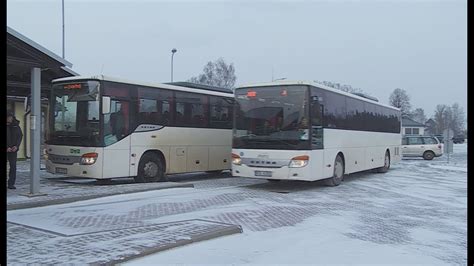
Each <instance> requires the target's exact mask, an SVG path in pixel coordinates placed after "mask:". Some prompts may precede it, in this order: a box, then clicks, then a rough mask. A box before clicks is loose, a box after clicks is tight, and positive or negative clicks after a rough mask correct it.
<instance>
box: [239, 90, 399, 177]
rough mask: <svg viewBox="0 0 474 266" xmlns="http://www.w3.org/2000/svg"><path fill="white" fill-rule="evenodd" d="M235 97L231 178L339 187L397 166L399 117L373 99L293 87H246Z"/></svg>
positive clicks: (392, 110)
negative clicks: (351, 177)
mask: <svg viewBox="0 0 474 266" xmlns="http://www.w3.org/2000/svg"><path fill="white" fill-rule="evenodd" d="M235 98H236V103H235V111H234V116H235V119H234V129H233V149H232V174H233V175H234V176H243V177H252V178H265V179H268V180H282V179H283V180H306V181H314V180H320V179H326V183H327V184H328V185H330V186H337V185H339V184H340V183H341V181H342V180H343V177H344V175H345V174H351V173H355V172H359V171H364V170H368V169H377V170H378V171H379V172H386V171H387V170H388V169H389V168H390V164H391V163H396V162H399V161H400V159H401V156H400V146H401V132H400V130H401V123H400V119H401V118H400V117H401V113H400V110H399V109H397V108H394V107H391V106H388V105H385V104H381V103H379V102H378V101H377V100H376V99H374V98H371V97H368V96H364V95H362V94H360V95H355V94H352V93H346V92H343V91H340V90H336V89H333V88H330V87H326V86H323V85H319V84H317V83H313V82H291V81H279V82H272V83H265V84H256V85H248V86H243V87H240V88H237V89H236V90H235Z"/></svg>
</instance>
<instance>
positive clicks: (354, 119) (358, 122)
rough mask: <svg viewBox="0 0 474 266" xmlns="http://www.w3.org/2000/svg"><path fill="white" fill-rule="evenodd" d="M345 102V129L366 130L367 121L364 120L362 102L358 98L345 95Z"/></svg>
mask: <svg viewBox="0 0 474 266" xmlns="http://www.w3.org/2000/svg"><path fill="white" fill-rule="evenodd" d="M346 104H347V107H346V109H347V120H346V123H345V129H349V130H367V128H366V124H367V123H366V122H367V121H365V120H364V115H365V113H364V112H365V110H364V102H363V101H361V100H358V99H354V98H350V97H347V98H346Z"/></svg>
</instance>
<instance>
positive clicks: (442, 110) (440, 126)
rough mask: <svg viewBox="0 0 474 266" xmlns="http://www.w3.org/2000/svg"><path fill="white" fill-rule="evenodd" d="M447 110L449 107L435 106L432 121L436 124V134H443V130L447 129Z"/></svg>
mask: <svg viewBox="0 0 474 266" xmlns="http://www.w3.org/2000/svg"><path fill="white" fill-rule="evenodd" d="M448 109H449V106H447V105H446V104H438V105H436V109H435V112H434V117H433V120H434V121H435V122H436V134H441V133H443V130H445V129H446V128H448V125H447V120H446V119H447V118H448V117H449V115H447V113H449V112H450V111H449V110H448Z"/></svg>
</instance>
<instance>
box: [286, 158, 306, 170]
mask: <svg viewBox="0 0 474 266" xmlns="http://www.w3.org/2000/svg"><path fill="white" fill-rule="evenodd" d="M308 161H309V156H308V155H301V156H296V157H293V158H292V159H291V161H290V164H289V165H288V167H290V168H301V167H305V166H306V165H308Z"/></svg>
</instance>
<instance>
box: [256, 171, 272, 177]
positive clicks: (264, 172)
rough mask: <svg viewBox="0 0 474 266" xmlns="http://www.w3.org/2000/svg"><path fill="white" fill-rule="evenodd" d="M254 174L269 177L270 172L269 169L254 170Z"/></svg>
mask: <svg viewBox="0 0 474 266" xmlns="http://www.w3.org/2000/svg"><path fill="white" fill-rule="evenodd" d="M255 176H267V177H268V176H269V177H271V176H272V172H271V171H255Z"/></svg>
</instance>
